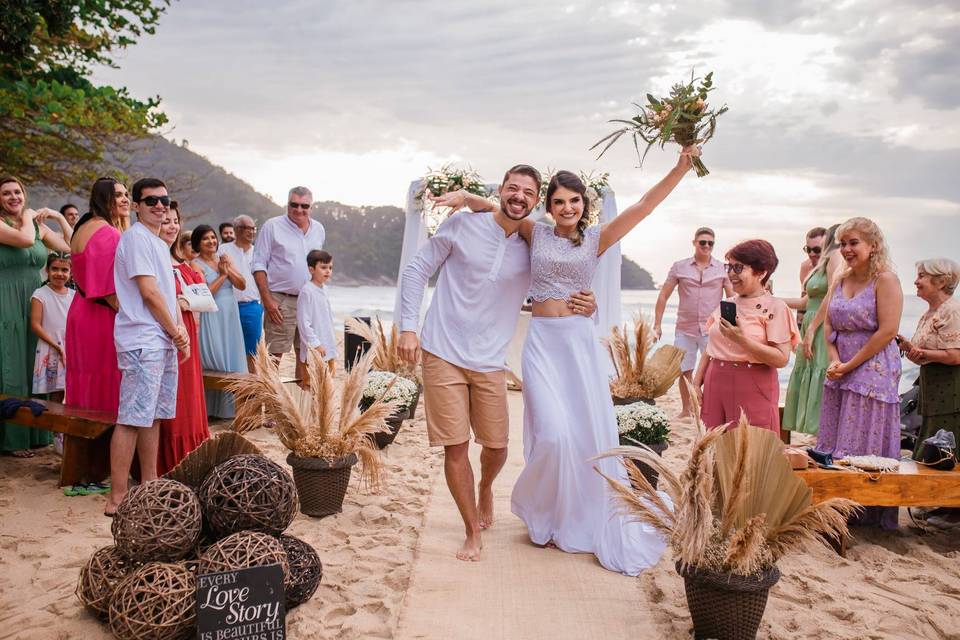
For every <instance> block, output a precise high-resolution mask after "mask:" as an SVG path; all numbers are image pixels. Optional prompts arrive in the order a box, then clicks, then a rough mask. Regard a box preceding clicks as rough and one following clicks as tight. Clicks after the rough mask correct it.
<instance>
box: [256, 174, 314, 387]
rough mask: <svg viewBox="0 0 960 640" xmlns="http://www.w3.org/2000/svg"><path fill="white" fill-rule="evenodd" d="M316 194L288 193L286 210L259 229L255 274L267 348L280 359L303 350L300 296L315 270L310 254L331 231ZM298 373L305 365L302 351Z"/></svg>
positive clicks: (303, 190) (298, 189) (304, 190)
mask: <svg viewBox="0 0 960 640" xmlns="http://www.w3.org/2000/svg"><path fill="white" fill-rule="evenodd" d="M312 203H313V194H312V193H311V192H310V190H309V189H307V188H306V187H294V188H293V189H290V193H289V194H288V196H287V214H286V215H284V216H277V217H275V218H270V219H269V220H267V221H266V222H265V223H264V224H263V227H261V229H260V235H259V237H258V238H257V244H256V246H255V247H254V250H253V266H252V267H251V269H252V271H253V277H254V279H255V280H256V283H257V289H259V291H260V300H261V302H262V303H263V310H264V322H263V332H264V338H265V340H266V343H267V349H269V350H270V353H271V354H272V355H273V356H274V357H275V358H278V359H279V358H280V357H281V356H282V355H283V354H284V353H287V352H288V351H290V348H291V347H293V349H294V350H296V351H298V352H299V349H300V335H299V332H298V331H297V295H299V293H300V289H301V288H302V287H303V285H304V284H306V283H307V280H309V279H310V273H309V272H308V271H307V254H308V253H310V251H312V250H313V249H323V241H324V239H325V238H326V232H325V231H324V228H323V225H322V224H320V223H319V222H317V221H316V220H313V219H312V218H311V217H310V207H311V204H312ZM297 356H298V357H297V373H298V377H299V374H301V373H302V369H303V368H302V366H301V363H300V359H299V353H298V354H297Z"/></svg>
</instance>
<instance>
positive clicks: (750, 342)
mask: <svg viewBox="0 0 960 640" xmlns="http://www.w3.org/2000/svg"><path fill="white" fill-rule="evenodd" d="M726 258H727V264H726V271H727V274H728V276H729V277H730V282H731V284H732V285H733V290H734V292H735V293H736V295H735V296H734V297H733V298H732V299H731V300H730V302H732V303H733V304H735V305H736V324H731V323H730V322H728V321H727V320H726V319H724V318H722V317H721V316H720V309H719V308H718V309H717V310H715V311H714V312H713V313H712V314H711V315H710V317H709V319H708V320H707V336H708V340H707V349H706V357H705V358H703V359H702V360H701V361H700V366H699V368H698V369H697V373H696V376H694V383H693V384H694V386H695V387H696V388H697V389H698V392H699V390H700V388H701V387H702V398H703V408H702V413H701V417H702V419H703V422H704V424H705V425H706V426H707V427H709V428H713V427H717V426H720V425H722V424H727V423H729V422H736V421H737V420H739V418H740V413H741V411H742V412H744V413H745V414H746V416H747V419H748V420H749V421H750V424H752V425H754V426H756V427H763V428H765V429H770V430H771V431H773V432H774V433H776V434H777V435H779V434H780V414H779V410H778V402H779V399H780V384H779V382H778V380H777V369H780V368H782V367H784V366H786V364H787V362H789V360H790V351H791V350H792V349H793V348H794V347H795V346H797V343H798V342H800V332H799V331H798V329H797V323H796V320H794V318H793V314H792V313H790V310H789V309H788V308H787V305H786V304H785V303H784V302H783V301H782V300H780V299H778V298H774V297H773V296H772V295H771V294H770V293H769V292H768V291H767V290H766V288H765V286H764V285H766V283H767V281H768V280H769V279H770V276H771V275H772V274H773V272H774V270H776V268H777V264H779V260H778V259H777V254H776V252H775V251H774V250H773V246H772V245H771V244H770V243H769V242H767V241H766V240H746V241H744V242H741V243H739V244H737V245H736V246H734V247H733V248H732V249H730V250H729V251H728V252H727V255H726Z"/></svg>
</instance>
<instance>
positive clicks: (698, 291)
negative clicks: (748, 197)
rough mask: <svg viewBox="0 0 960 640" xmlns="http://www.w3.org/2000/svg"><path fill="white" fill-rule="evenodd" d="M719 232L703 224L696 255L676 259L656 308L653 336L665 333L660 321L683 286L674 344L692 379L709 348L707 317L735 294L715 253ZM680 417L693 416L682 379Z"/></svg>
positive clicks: (684, 372)
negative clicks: (723, 300)
mask: <svg viewBox="0 0 960 640" xmlns="http://www.w3.org/2000/svg"><path fill="white" fill-rule="evenodd" d="M715 242H716V234H715V233H714V232H713V229H711V228H710V227H700V228H699V229H697V231H696V233H694V234H693V257H692V258H684V259H683V260H678V261H677V262H674V263H673V266H671V267H670V272H669V273H668V274H667V279H666V280H665V281H664V282H663V286H662V287H660V295H659V296H657V304H656V306H655V308H654V319H653V336H654V339H656V340H659V339H660V337H661V335H662V334H663V330H662V328H661V324H662V322H663V313H664V311H665V310H666V308H667V300H668V299H669V298H670V296H671V295H673V290H674V289H676V288H677V287H679V288H680V302H679V304H678V305H677V325H676V329H675V335H674V340H673V344H674V346H675V347H677V348H679V349H683V354H684V355H683V361H682V362H681V363H680V371H681V372H682V375H683V377H684V378H685V379H687V380H690V378H691V377H692V375H693V371H694V370H695V369H696V368H697V355H698V354H702V353H703V352H704V350H705V349H706V348H707V328H706V327H707V319H708V318H709V317H710V313H711V312H712V311H713V310H714V309H716V308H717V305H718V304H720V300H722V299H723V296H724V294H726V295H727V296H728V297H729V296H731V295H733V286H732V285H731V284H730V279H729V278H728V277H727V274H726V272H725V271H724V269H723V263H722V262H720V261H719V260H717V259H716V258H714V257H713V245H714V244H715ZM680 401H681V404H682V409H681V411H680V416H679V417H681V418H686V417H689V416H690V412H691V408H690V406H691V405H690V396H689V393H688V391H687V386H686V385H685V384H683V383H682V382H681V383H680Z"/></svg>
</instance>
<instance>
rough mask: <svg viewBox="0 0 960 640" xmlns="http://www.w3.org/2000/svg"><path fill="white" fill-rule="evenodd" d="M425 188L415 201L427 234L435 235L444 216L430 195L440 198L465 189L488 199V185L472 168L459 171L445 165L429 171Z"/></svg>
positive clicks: (421, 189) (424, 181) (424, 179)
mask: <svg viewBox="0 0 960 640" xmlns="http://www.w3.org/2000/svg"><path fill="white" fill-rule="evenodd" d="M421 180H422V182H423V186H421V187H420V189H418V190H417V192H416V194H414V197H413V200H414V205H415V206H416V208H417V210H418V211H420V215H421V216H423V218H424V220H425V221H426V223H427V233H428V234H429V235H433V234H434V233H435V232H436V230H437V227H439V226H440V223H441V222H443V219H444V216H441V215H439V214H438V212H437V211H436V209H435V208H434V206H433V203H432V202H430V200H429V199H428V198H427V194H428V193H430V194H432V195H434V196H440V195H443V194H445V193H450V192H452V191H459V190H460V189H463V190H464V191H467V192H468V193H472V194H474V195H478V196H482V197H484V198H486V197H488V196H489V195H490V193H489V192H488V191H487V185H486V184H485V183H484V181H483V179H482V178H481V177H480V174H478V173H477V172H476V171H474V170H473V169H472V168H469V167H468V168H467V169H457V168H455V167H453V166H452V165H449V164H445V165H443V166H442V167H440V169H437V170H434V169H428V170H427V174H426V175H425V176H423V178H422V179H421Z"/></svg>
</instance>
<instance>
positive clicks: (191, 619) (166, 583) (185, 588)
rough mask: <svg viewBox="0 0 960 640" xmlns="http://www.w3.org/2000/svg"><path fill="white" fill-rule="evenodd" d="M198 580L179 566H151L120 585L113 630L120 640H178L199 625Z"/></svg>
mask: <svg viewBox="0 0 960 640" xmlns="http://www.w3.org/2000/svg"><path fill="white" fill-rule="evenodd" d="M196 588H197V581H196V578H195V577H194V575H193V574H192V573H190V571H189V570H188V569H187V568H186V567H184V566H182V565H179V564H170V563H165V562H151V563H149V564H146V565H144V566H142V567H140V568H139V569H138V570H137V571H135V572H134V573H132V574H130V575H129V576H127V577H126V578H125V579H124V580H123V582H121V583H120V584H119V585H117V588H116V590H115V591H114V592H113V597H112V598H111V599H110V630H111V631H113V635H115V636H116V637H117V638H119V639H120V640H142V639H145V638H149V639H151V640H178V639H180V638H186V637H189V636H190V635H191V634H192V633H193V631H194V627H195V625H196V621H197V613H196V593H195V592H196Z"/></svg>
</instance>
